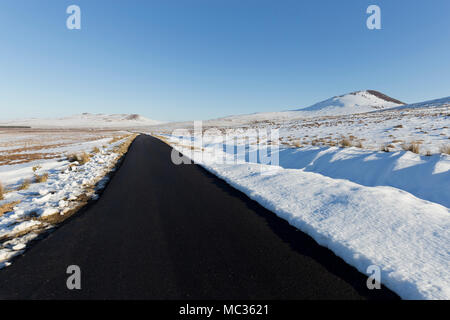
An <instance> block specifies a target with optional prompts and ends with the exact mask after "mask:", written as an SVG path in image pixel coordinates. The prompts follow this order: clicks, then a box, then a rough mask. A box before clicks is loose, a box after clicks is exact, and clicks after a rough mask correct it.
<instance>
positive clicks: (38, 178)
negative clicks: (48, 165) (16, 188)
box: [34, 173, 48, 183]
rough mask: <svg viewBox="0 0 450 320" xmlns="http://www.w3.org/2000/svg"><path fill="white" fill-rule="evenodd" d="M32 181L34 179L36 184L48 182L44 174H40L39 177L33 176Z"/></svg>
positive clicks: (46, 174)
mask: <svg viewBox="0 0 450 320" xmlns="http://www.w3.org/2000/svg"><path fill="white" fill-rule="evenodd" d="M34 179H35V182H37V183H43V182H47V180H48V173H44V174H41V175H38V174H35V175H34Z"/></svg>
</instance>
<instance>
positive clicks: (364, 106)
mask: <svg viewBox="0 0 450 320" xmlns="http://www.w3.org/2000/svg"><path fill="white" fill-rule="evenodd" d="M399 105H400V104H398V103H394V102H390V101H386V100H384V99H381V98H379V97H377V96H375V95H373V94H371V93H369V92H367V91H358V92H354V93H349V94H345V95H342V96H339V97H333V98H331V99H327V100H325V101H322V102H319V103H316V104H313V105H312V106H309V107H307V108H303V109H298V110H295V111H302V112H305V111H315V112H316V114H317V115H325V114H326V115H341V114H352V113H362V112H369V111H374V110H378V109H387V108H392V107H395V106H399Z"/></svg>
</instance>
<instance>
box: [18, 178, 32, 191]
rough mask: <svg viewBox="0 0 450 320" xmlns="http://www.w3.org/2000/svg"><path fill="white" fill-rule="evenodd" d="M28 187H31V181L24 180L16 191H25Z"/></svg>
mask: <svg viewBox="0 0 450 320" xmlns="http://www.w3.org/2000/svg"><path fill="white" fill-rule="evenodd" d="M30 185H31V180H30V179H25V180H23V182H22V184H21V185H20V187H19V188H18V189H17V190H19V191H22V190H26V189H28V188H29V187H30Z"/></svg>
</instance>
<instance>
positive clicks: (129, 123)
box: [0, 113, 161, 129]
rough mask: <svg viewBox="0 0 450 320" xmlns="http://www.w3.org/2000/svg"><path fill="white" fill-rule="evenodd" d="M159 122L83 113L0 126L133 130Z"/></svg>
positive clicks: (6, 123)
mask: <svg viewBox="0 0 450 320" xmlns="http://www.w3.org/2000/svg"><path fill="white" fill-rule="evenodd" d="M160 123H161V122H160V121H156V120H152V119H148V118H145V117H143V116H141V115H138V114H91V113H83V114H78V115H73V116H69V117H63V118H55V119H38V118H30V119H15V120H3V121H0V126H28V127H33V128H47V129H48V128H95V129H101V128H103V129H104V128H115V129H117V128H133V127H134V128H135V127H141V126H151V125H156V124H160Z"/></svg>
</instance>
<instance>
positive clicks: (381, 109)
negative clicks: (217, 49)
mask: <svg viewBox="0 0 450 320" xmlns="http://www.w3.org/2000/svg"><path fill="white" fill-rule="evenodd" d="M375 98H376V99H378V97H372V96H370V95H367V92H360V93H356V94H350V95H344V96H340V97H335V98H332V99H329V100H327V101H324V102H322V103H319V104H316V105H313V106H312V107H311V108H308V109H307V110H299V111H286V112H273V113H260V114H253V115H242V116H231V117H226V118H222V119H216V120H209V121H204V122H203V123H202V127H199V126H198V123H197V124H194V123H189V122H184V123H172V124H170V125H165V126H156V127H153V128H149V129H147V130H146V132H149V133H152V134H154V135H156V136H157V137H160V138H162V139H163V140H164V141H166V142H167V143H169V144H170V145H172V146H173V147H174V148H175V149H176V150H179V151H180V152H182V153H183V154H184V155H185V156H187V157H188V158H190V159H193V160H194V161H195V162H196V163H198V164H200V165H202V166H203V167H205V168H206V169H207V170H209V171H210V172H212V173H213V174H215V175H217V176H218V177H220V178H222V179H224V180H225V181H226V182H228V183H229V184H230V185H231V186H233V187H235V188H237V189H238V190H240V191H242V192H244V193H245V194H247V195H248V196H249V197H250V198H252V199H253V200H255V201H257V202H259V203H260V204H261V205H263V206H264V207H266V208H267V209H269V210H271V211H273V212H274V213H275V214H277V215H278V216H279V217H281V218H283V219H285V220H287V221H288V222H289V223H290V224H291V225H293V226H294V227H296V228H298V229H299V230H301V231H303V232H305V233H307V234H309V235H310V236H311V237H313V238H314V239H315V240H316V241H317V242H318V243H319V244H321V245H323V246H325V247H327V248H329V249H330V250H332V251H333V252H334V253H335V254H336V255H338V256H340V257H341V258H342V259H344V261H346V262H347V263H349V264H350V265H352V266H354V267H356V268H357V269H358V270H359V271H360V272H362V273H364V274H366V272H367V270H368V269H367V268H368V267H369V266H371V265H376V266H379V267H380V269H381V282H382V283H383V284H384V285H386V286H387V287H388V288H390V289H391V290H393V291H395V292H396V293H397V294H399V295H400V296H401V297H402V298H404V299H450V270H449V266H450V229H449V228H450V212H449V207H450V197H449V192H450V155H448V154H445V153H443V152H442V151H441V150H443V147H446V146H450V140H449V139H450V131H449V128H450V98H442V99H436V100H432V101H427V102H423V103H417V104H412V105H405V106H399V105H397V106H394V107H392V103H393V102H389V103H385V102H382V103H381V102H380V101H378V102H380V103H379V104H377V103H376V102H377V101H376V99H375ZM367 99H368V100H373V101H370V102H367V101H366V102H365V100H367ZM394 105H395V103H394ZM255 133H257V136H255V135H254V134H255ZM257 137H258V138H261V139H257ZM230 138H233V139H232V140H230ZM343 139H346V140H347V141H348V142H349V145H350V146H349V147H346V148H342V147H340V143H341V141H342V140H343ZM410 143H416V144H417V145H418V146H419V150H418V152H417V153H413V152H410V151H405V149H407V148H406V147H407V146H408V144H410ZM382 150H383V151H382ZM386 151H387V152H386ZM262 155H266V158H271V156H273V155H276V156H277V157H276V156H275V157H274V159H277V160H278V162H275V163H271V164H270V165H269V164H268V163H267V162H264V161H262V160H264V157H262Z"/></svg>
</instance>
